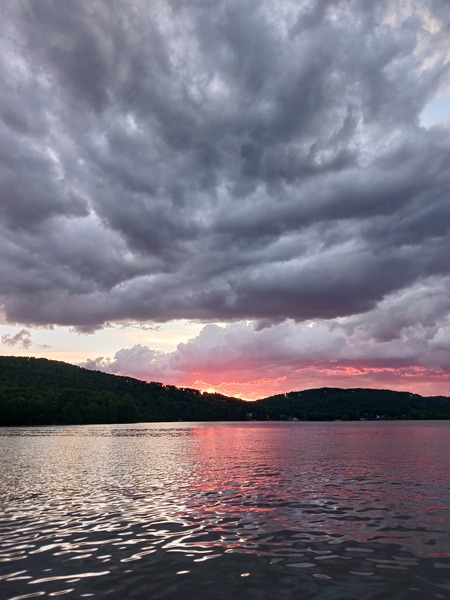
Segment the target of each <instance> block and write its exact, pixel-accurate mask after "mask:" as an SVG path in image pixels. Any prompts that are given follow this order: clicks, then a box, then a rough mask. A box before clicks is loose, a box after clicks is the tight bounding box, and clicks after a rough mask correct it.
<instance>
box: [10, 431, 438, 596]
mask: <svg viewBox="0 0 450 600" xmlns="http://www.w3.org/2000/svg"><path fill="white" fill-rule="evenodd" d="M0 452H1V457H2V473H1V479H0V491H1V496H0V498H1V499H0V597H1V598H5V599H6V598H7V599H12V598H14V599H15V600H18V599H21V598H34V597H46V598H50V597H57V596H65V597H67V598H89V597H95V598H111V599H116V598H120V599H121V600H123V599H124V598H142V599H144V598H145V599H147V598H152V599H158V598H161V599H178V598H179V599H181V598H198V599H203V598H204V599H207V598H208V599H211V598H212V599H214V598H217V599H221V598H224V599H225V598H227V599H228V598H230V597H234V598H236V599H241V598H242V599H247V598H248V599H250V598H255V599H269V598H273V599H291V598H292V599H293V598H296V599H299V598H301V599H319V598H320V599H321V600H328V599H329V600H353V599H355V600H362V599H369V600H372V599H373V600H375V599H377V600H384V599H394V598H395V599H405V600H406V599H408V600H409V599H410V598H411V599H413V598H417V599H423V598H427V599H435V598H436V599H444V600H445V599H448V598H450V461H449V456H450V423H448V422H381V423H380V422H358V423H216V424H211V423H169V424H161V423H158V424H136V425H113V426H111V425H101V426H77V427H38V428H10V429H7V428H4V429H0Z"/></svg>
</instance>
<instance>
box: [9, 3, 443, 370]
mask: <svg viewBox="0 0 450 600" xmlns="http://www.w3.org/2000/svg"><path fill="white" fill-rule="evenodd" d="M0 11H1V19H0V29H1V36H0V40H1V41H0V50H1V52H0V71H1V75H2V81H3V85H2V86H1V87H0V159H1V160H0V253H1V257H2V258H1V261H0V304H1V306H2V311H3V313H4V315H5V319H6V320H7V321H8V322H11V323H23V324H27V325H49V324H60V325H71V326H75V327H78V328H80V330H88V329H95V328H100V327H102V326H103V325H104V324H106V323H112V322H115V321H117V322H119V321H120V322H123V321H124V320H126V319H132V320H133V321H142V322H146V321H151V322H165V321H168V320H171V319H195V320H199V321H204V322H208V321H223V322H233V321H238V320H251V321H256V322H257V323H258V324H259V325H258V326H259V327H261V328H262V329H261V331H264V328H267V326H269V325H270V324H277V323H278V324H280V323H282V322H283V321H284V320H286V319H290V320H291V321H292V323H295V322H297V323H300V322H306V321H308V320H312V319H320V320H322V321H323V322H328V325H327V327H332V323H335V322H336V319H341V320H342V319H344V320H345V321H342V322H341V323H340V325H339V326H340V327H342V332H344V333H345V335H354V332H355V331H357V332H358V335H359V336H360V337H364V336H366V338H367V339H368V340H370V339H373V340H378V341H379V342H380V343H384V342H383V340H384V341H386V340H388V339H389V340H390V341H389V343H393V342H392V339H394V338H395V339H397V340H400V339H401V335H403V334H402V332H404V331H405V327H409V326H411V327H413V326H414V327H417V326H418V324H421V327H422V330H421V331H422V333H421V334H420V335H423V336H425V337H426V336H427V335H428V336H431V335H434V336H436V335H437V330H438V329H439V330H440V331H441V334H440V335H441V336H443V335H444V333H443V332H446V331H448V329H447V327H448V324H447V321H446V319H447V317H448V314H449V303H448V296H449V291H450V290H449V281H450V261H449V259H448V257H449V249H450V230H449V223H450V169H449V168H448V165H450V130H449V127H448V126H447V125H445V124H441V125H437V126H435V127H430V128H426V127H424V126H423V124H422V122H421V114H422V111H423V110H424V108H425V107H426V106H427V105H428V104H429V103H430V102H431V100H432V99H433V98H435V97H436V96H438V95H439V94H440V93H443V92H445V90H448V89H449V86H450V77H449V71H450V69H449V61H450V46H449V42H448V40H449V39H450V6H449V4H448V2H445V1H443V0H442V1H439V0H428V1H427V0H409V1H408V2H401V3H396V2H391V1H384V0H380V1H378V2H367V1H365V0H340V1H334V2H328V1H325V0H321V1H318V2H314V3H310V2H302V1H301V2H297V1H295V2H291V1H290V0H282V1H281V2H280V1H278V0H277V1H276V2H275V1H273V2H272V1H270V0H258V1H257V2H256V1H253V0H248V1H241V0H239V1H233V0H226V1H219V0H213V1H210V2H202V1H200V0H198V1H192V0H190V1H189V2H185V1H183V0H172V1H164V0H157V1H155V2H151V3H148V2H139V1H136V2H128V1H126V0H123V1H117V2H109V1H108V2H106V1H105V2H101V1H92V0H89V1H87V0H86V1H82V0H80V1H77V2H75V3H70V5H68V4H66V3H62V2H59V1H57V0H54V1H49V0H29V1H27V2H20V3H19V2H15V1H12V0H6V1H4V2H2V3H1V8H0ZM416 301H417V302H416ZM410 302H412V304H411V303H410ZM403 306H406V309H404V308H403ZM276 327H278V326H276ZM442 328H443V329H442ZM330 331H331V330H330ZM352 332H353V333H352ZM344 333H342V335H344ZM418 335H419V334H418ZM425 337H424V339H425ZM333 339H334V338H333ZM380 340H381V341H380ZM367 343H369V342H367ZM386 343H387V342H386ZM336 344H337V345H339V344H338V341H336ZM335 350H336V348H334V347H333V352H335ZM150 352H152V351H150ZM152 356H153V355H152ZM147 358H148V357H147ZM154 358H155V357H153V359H154Z"/></svg>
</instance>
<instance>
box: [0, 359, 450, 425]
mask: <svg viewBox="0 0 450 600" xmlns="http://www.w3.org/2000/svg"><path fill="white" fill-rule="evenodd" d="M248 419H253V420H267V419H272V420H292V419H298V420H310V421H327V420H359V419H450V398H447V397H443V396H439V397H430V398H424V397H422V396H419V395H417V394H410V393H408V392H394V391H391V390H372V389H346V390H344V389H339V388H321V389H316V390H305V391H303V392H290V393H288V394H280V395H277V396H272V397H270V398H265V399H262V400H257V401H255V402H251V403H249V402H244V401H242V400H238V399H236V398H229V397H226V396H221V395H219V394H205V393H201V392H199V391H198V390H193V389H189V388H177V387H175V386H171V385H163V384H161V383H146V382H144V381H139V380H137V379H133V378H131V377H119V376H117V375H111V374H107V373H102V372H99V371H90V370H88V369H83V368H81V367H77V366H74V365H69V364H67V363H63V362H58V361H53V360H47V359H43V358H18V357H0V426H15V425H57V424H88V423H132V422H138V421H179V420H181V421H240V420H248Z"/></svg>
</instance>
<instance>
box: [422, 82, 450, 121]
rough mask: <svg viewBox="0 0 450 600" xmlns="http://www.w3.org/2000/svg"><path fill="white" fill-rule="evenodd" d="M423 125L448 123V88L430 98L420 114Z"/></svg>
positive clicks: (449, 91) (449, 106)
mask: <svg viewBox="0 0 450 600" xmlns="http://www.w3.org/2000/svg"><path fill="white" fill-rule="evenodd" d="M420 122H421V125H422V126H423V127H427V128H429V127H433V125H444V124H447V125H448V124H450V90H448V91H447V92H446V93H444V94H440V95H439V96H437V97H436V98H435V99H434V100H432V101H431V102H430V103H429V104H427V106H426V107H425V109H424V110H423V112H422V114H421V115H420Z"/></svg>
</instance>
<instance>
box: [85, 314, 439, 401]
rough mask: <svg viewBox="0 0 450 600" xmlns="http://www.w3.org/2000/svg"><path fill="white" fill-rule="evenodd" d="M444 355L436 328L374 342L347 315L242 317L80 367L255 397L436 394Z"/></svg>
mask: <svg viewBox="0 0 450 600" xmlns="http://www.w3.org/2000/svg"><path fill="white" fill-rule="evenodd" d="M449 356H450V342H449V340H448V338H447V339H445V338H443V337H442V334H441V332H440V331H439V330H438V331H436V332H435V335H434V336H432V337H430V338H429V339H425V338H424V336H423V335H422V334H421V332H420V331H419V330H418V328H417V327H416V326H410V327H408V328H406V329H405V330H404V332H403V335H402V339H400V340H399V339H389V340H384V341H379V342H378V343H376V344H375V343H374V342H373V339H372V338H370V339H368V338H367V337H366V335H365V332H364V331H361V330H360V329H359V325H358V323H357V322H353V323H351V322H350V320H348V319H346V320H344V321H335V322H333V323H332V324H331V323H330V322H323V321H318V322H312V321H311V322H308V323H305V324H297V323H294V322H292V321H284V322H283V323H281V324H279V325H273V326H272V327H270V328H265V329H255V327H254V324H252V323H248V322H243V321H241V322H235V323H232V324H229V325H226V326H218V325H215V324H209V325H206V326H204V328H203V329H202V330H201V332H200V333H199V335H198V336H196V337H195V338H193V339H192V340H190V341H189V342H188V343H182V344H179V345H178V347H177V349H176V350H175V351H173V352H170V353H163V352H157V351H154V350H152V349H151V348H149V347H147V346H144V345H141V344H138V345H136V346H134V347H132V348H129V349H126V348H124V349H122V350H119V351H118V352H117V353H116V354H115V356H114V358H113V359H109V358H104V357H98V358H97V359H95V360H88V361H86V362H85V363H84V364H83V365H82V366H84V367H87V368H89V369H95V370H101V371H106V372H108V373H114V374H117V375H128V376H134V377H136V378H138V379H145V380H147V381H160V382H162V383H165V384H175V385H178V386H191V387H196V388H201V389H203V390H205V389H208V388H213V389H215V390H216V391H219V392H222V393H224V394H229V395H238V396H241V397H243V398H247V399H252V400H254V399H257V398H261V397H263V396H268V395H270V394H275V393H280V392H285V391H286V390H296V389H305V388H308V387H309V388H314V387H320V386H321V385H323V382H326V385H327V386H336V387H353V388H354V387H385V388H386V387H388V388H394V389H399V390H411V389H413V390H414V391H416V392H419V393H423V394H425V395H437V394H443V393H446V390H447V389H448V386H449V384H450V373H449V372H448V359H449Z"/></svg>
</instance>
